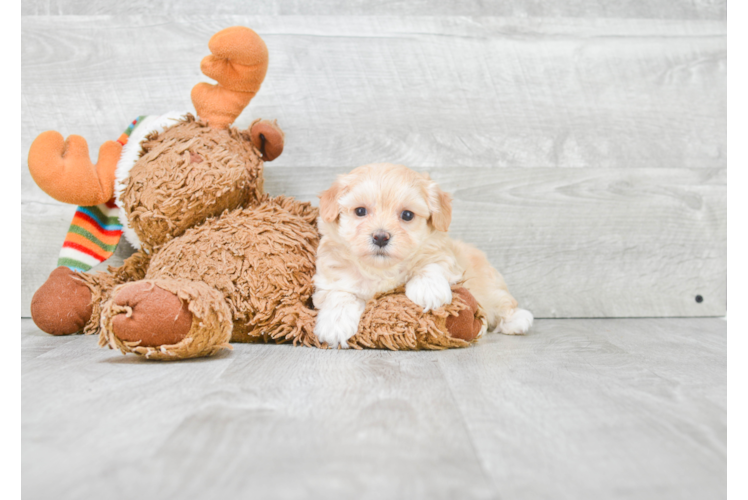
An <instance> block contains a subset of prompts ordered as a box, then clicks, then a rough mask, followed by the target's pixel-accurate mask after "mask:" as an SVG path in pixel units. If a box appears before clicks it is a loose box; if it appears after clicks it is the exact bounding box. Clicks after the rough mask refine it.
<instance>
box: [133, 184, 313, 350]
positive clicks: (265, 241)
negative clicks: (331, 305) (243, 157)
mask: <svg viewBox="0 0 748 500" xmlns="http://www.w3.org/2000/svg"><path fill="white" fill-rule="evenodd" d="M284 206H287V207H291V208H293V209H294V210H295V211H296V212H297V213H300V214H302V215H304V216H305V217H306V218H308V219H314V214H315V212H316V209H314V207H312V206H311V205H310V204H308V203H299V202H297V201H295V200H293V199H291V198H286V197H278V198H275V199H270V198H268V199H265V200H264V201H263V202H262V203H261V204H260V205H258V206H256V207H254V208H246V209H239V210H234V211H232V212H226V213H224V214H222V215H221V216H220V217H217V218H215V219H211V220H209V221H207V222H206V223H205V224H203V225H201V226H198V227H195V228H192V229H190V230H188V231H187V232H185V234H184V235H182V236H181V237H180V238H177V239H175V240H172V241H170V242H168V243H167V244H165V245H164V246H163V247H162V248H161V249H160V251H159V252H158V253H157V254H156V255H155V256H154V257H153V260H152V262H151V266H150V267H149V269H148V274H147V279H165V278H172V279H185V280H194V281H201V282H203V283H206V284H207V285H209V286H210V287H211V288H214V289H215V290H217V291H219V292H220V293H221V294H222V295H223V296H224V297H225V300H226V304H227V305H228V308H229V311H230V312H231V317H232V319H233V322H234V325H235V326H234V334H233V337H232V340H233V341H235V342H242V341H252V340H254V339H256V338H258V337H259V338H263V339H265V340H270V339H274V340H276V341H281V342H284V341H290V342H294V343H301V344H304V345H316V339H315V338H312V339H309V333H310V332H311V331H312V329H313V327H314V317H315V314H314V312H313V311H310V310H309V309H308V308H307V307H306V305H307V304H308V302H309V298H310V297H311V295H312V292H313V284H312V277H313V275H314V257H315V252H316V248H317V244H318V242H319V235H318V233H317V230H316V228H315V227H314V226H313V225H312V224H310V223H309V222H308V221H307V220H304V218H302V217H299V216H297V215H294V214H293V213H291V212H289V211H288V210H285V209H284Z"/></svg>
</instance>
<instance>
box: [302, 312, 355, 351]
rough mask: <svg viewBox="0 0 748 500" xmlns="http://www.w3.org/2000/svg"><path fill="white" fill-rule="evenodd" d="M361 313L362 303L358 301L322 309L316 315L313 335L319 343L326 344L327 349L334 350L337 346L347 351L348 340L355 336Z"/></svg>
mask: <svg viewBox="0 0 748 500" xmlns="http://www.w3.org/2000/svg"><path fill="white" fill-rule="evenodd" d="M363 312H364V303H363V302H362V301H358V300H356V301H351V302H349V303H345V304H338V305H334V306H327V307H322V308H321V309H320V310H319V313H318V314H317V323H316V324H315V325H314V334H315V335H316V336H317V338H318V339H319V341H320V342H326V343H327V346H328V347H331V348H335V347H337V346H338V345H339V346H340V347H342V348H344V349H347V348H348V339H349V338H351V337H353V336H354V335H356V332H357V331H358V322H359V320H360V319H361V314H363Z"/></svg>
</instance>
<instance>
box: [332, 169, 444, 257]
mask: <svg viewBox="0 0 748 500" xmlns="http://www.w3.org/2000/svg"><path fill="white" fill-rule="evenodd" d="M319 208H320V219H321V221H320V231H321V232H322V234H323V235H329V236H330V237H331V238H333V239H335V240H337V241H338V242H339V243H341V244H343V245H345V246H346V247H347V248H348V250H349V251H350V252H351V253H352V254H353V255H354V256H355V257H357V258H359V259H360V260H362V261H363V262H365V263H367V264H369V265H374V266H377V267H388V266H391V265H394V264H397V263H398V262H401V261H403V260H405V259H407V258H409V257H412V256H413V255H414V254H415V253H416V252H417V251H418V248H419V247H420V246H421V245H422V244H423V243H424V242H425V241H426V240H427V239H428V238H429V237H430V236H431V235H432V234H433V233H434V232H435V231H443V232H446V231H447V230H448V229H449V223H450V222H451V220H452V197H451V196H450V195H449V194H448V193H445V192H444V191H442V190H441V189H440V188H439V186H437V185H436V183H435V182H434V181H432V180H431V179H430V178H429V176H428V174H425V173H424V174H419V173H416V172H414V171H413V170H410V169H409V168H407V167H404V166H402V165H392V164H389V163H377V164H372V165H365V166H363V167H359V168H357V169H355V170H353V171H352V172H351V173H349V174H345V175H341V176H340V177H338V180H337V181H335V183H334V184H333V185H332V187H330V189H328V190H327V191H325V192H323V193H322V194H321V195H320V203H319Z"/></svg>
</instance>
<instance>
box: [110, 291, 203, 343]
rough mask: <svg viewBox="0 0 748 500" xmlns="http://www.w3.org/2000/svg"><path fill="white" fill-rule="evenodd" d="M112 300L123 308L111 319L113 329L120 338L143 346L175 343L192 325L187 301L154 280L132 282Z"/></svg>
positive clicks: (183, 336) (185, 334)
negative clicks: (157, 284) (183, 300)
mask: <svg viewBox="0 0 748 500" xmlns="http://www.w3.org/2000/svg"><path fill="white" fill-rule="evenodd" d="M114 303H115V304H116V305H118V306H120V307H121V308H122V309H124V310H123V311H122V312H121V313H120V314H117V315H116V316H114V318H113V319H112V330H113V332H114V334H115V335H116V336H117V338H119V339H120V340H124V341H126V342H138V341H140V344H138V345H140V346H142V347H157V346H161V345H170V344H176V343H178V342H180V341H181V340H182V339H184V338H185V337H186V336H187V334H188V333H189V331H190V328H191V327H192V313H191V312H190V311H189V310H188V309H187V303H186V302H182V301H181V300H180V299H179V297H177V296H176V295H174V294H173V293H171V292H167V291H166V290H164V289H163V288H159V287H157V286H156V285H154V284H153V283H147V282H135V283H131V284H128V285H126V286H125V287H123V288H121V289H120V290H119V291H118V292H117V294H116V295H115V296H114Z"/></svg>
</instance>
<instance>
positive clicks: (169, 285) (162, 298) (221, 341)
mask: <svg viewBox="0 0 748 500" xmlns="http://www.w3.org/2000/svg"><path fill="white" fill-rule="evenodd" d="M232 327H233V323H232V317H231V312H230V310H229V307H228V305H227V304H226V300H225V298H224V296H223V295H222V294H221V293H220V292H218V291H217V290H215V289H213V288H211V287H210V286H208V285H206V284H205V283H201V282H197V281H189V280H181V279H148V280H142V281H137V282H134V283H127V284H124V285H120V286H117V287H116V288H115V289H114V290H113V292H112V297H111V299H109V300H108V301H107V302H106V304H104V307H103V311H102V320H101V333H100V336H99V345H101V346H104V345H109V347H111V348H115V347H116V348H118V349H119V350H121V351H122V352H123V353H128V352H134V353H136V354H140V355H142V356H145V357H146V358H149V359H184V358H196V357H200V356H210V355H212V354H215V353H216V352H218V351H219V350H221V349H226V348H228V349H230V348H231V346H230V345H229V344H228V342H229V340H230V338H231V330H232Z"/></svg>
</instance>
